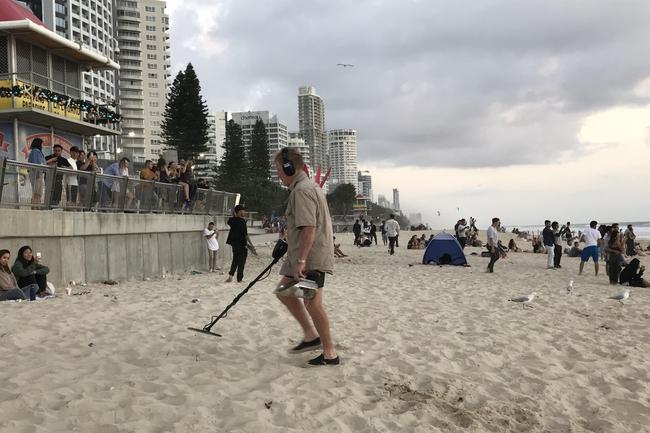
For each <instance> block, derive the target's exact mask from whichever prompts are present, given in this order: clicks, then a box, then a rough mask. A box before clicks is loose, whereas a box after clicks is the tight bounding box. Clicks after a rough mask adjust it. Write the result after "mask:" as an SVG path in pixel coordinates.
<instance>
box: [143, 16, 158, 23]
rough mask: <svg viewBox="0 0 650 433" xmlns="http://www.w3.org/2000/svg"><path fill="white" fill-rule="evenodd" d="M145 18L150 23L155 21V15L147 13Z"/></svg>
mask: <svg viewBox="0 0 650 433" xmlns="http://www.w3.org/2000/svg"><path fill="white" fill-rule="evenodd" d="M145 19H146V20H147V21H149V22H150V23H152V22H156V17H154V16H151V15H147V17H146V18H145Z"/></svg>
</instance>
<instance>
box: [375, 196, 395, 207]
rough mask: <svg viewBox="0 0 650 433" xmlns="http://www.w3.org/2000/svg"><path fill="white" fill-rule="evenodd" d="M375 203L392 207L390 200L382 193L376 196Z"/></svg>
mask: <svg viewBox="0 0 650 433" xmlns="http://www.w3.org/2000/svg"><path fill="white" fill-rule="evenodd" d="M377 204H378V205H379V206H381V207H385V208H386V209H391V208H392V206H391V204H390V202H389V201H388V199H387V198H386V196H385V195H383V194H379V196H378V197H377Z"/></svg>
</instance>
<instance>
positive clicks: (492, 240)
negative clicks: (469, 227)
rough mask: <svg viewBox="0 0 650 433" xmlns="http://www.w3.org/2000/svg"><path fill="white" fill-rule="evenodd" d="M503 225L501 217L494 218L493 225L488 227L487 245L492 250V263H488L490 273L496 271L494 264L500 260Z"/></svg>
mask: <svg viewBox="0 0 650 433" xmlns="http://www.w3.org/2000/svg"><path fill="white" fill-rule="evenodd" d="M500 227H501V221H500V220H499V218H496V217H494V218H492V225H491V226H490V227H488V229H487V247H488V250H490V263H488V266H487V271H488V272H489V273H493V272H494V264H495V263H496V262H497V260H499V256H500V253H499V239H498V235H499V228H500Z"/></svg>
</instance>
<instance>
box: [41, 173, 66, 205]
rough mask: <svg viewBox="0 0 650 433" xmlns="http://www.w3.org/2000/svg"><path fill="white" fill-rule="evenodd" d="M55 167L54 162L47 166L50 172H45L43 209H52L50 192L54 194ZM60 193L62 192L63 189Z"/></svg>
mask: <svg viewBox="0 0 650 433" xmlns="http://www.w3.org/2000/svg"><path fill="white" fill-rule="evenodd" d="M56 168H57V167H56V164H55V165H53V166H51V167H47V169H48V170H51V173H47V172H46V173H45V197H44V200H45V201H44V205H45V209H52V194H54V187H55V185H56ZM48 176H49V180H48ZM61 194H63V191H62V192H61Z"/></svg>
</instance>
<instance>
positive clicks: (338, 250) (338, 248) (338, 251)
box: [332, 236, 347, 258]
mask: <svg viewBox="0 0 650 433" xmlns="http://www.w3.org/2000/svg"><path fill="white" fill-rule="evenodd" d="M332 242H334V257H337V258H340V257H347V254H344V253H343V251H341V244H340V243H338V244H337V243H336V236H334V239H333V240H332Z"/></svg>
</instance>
